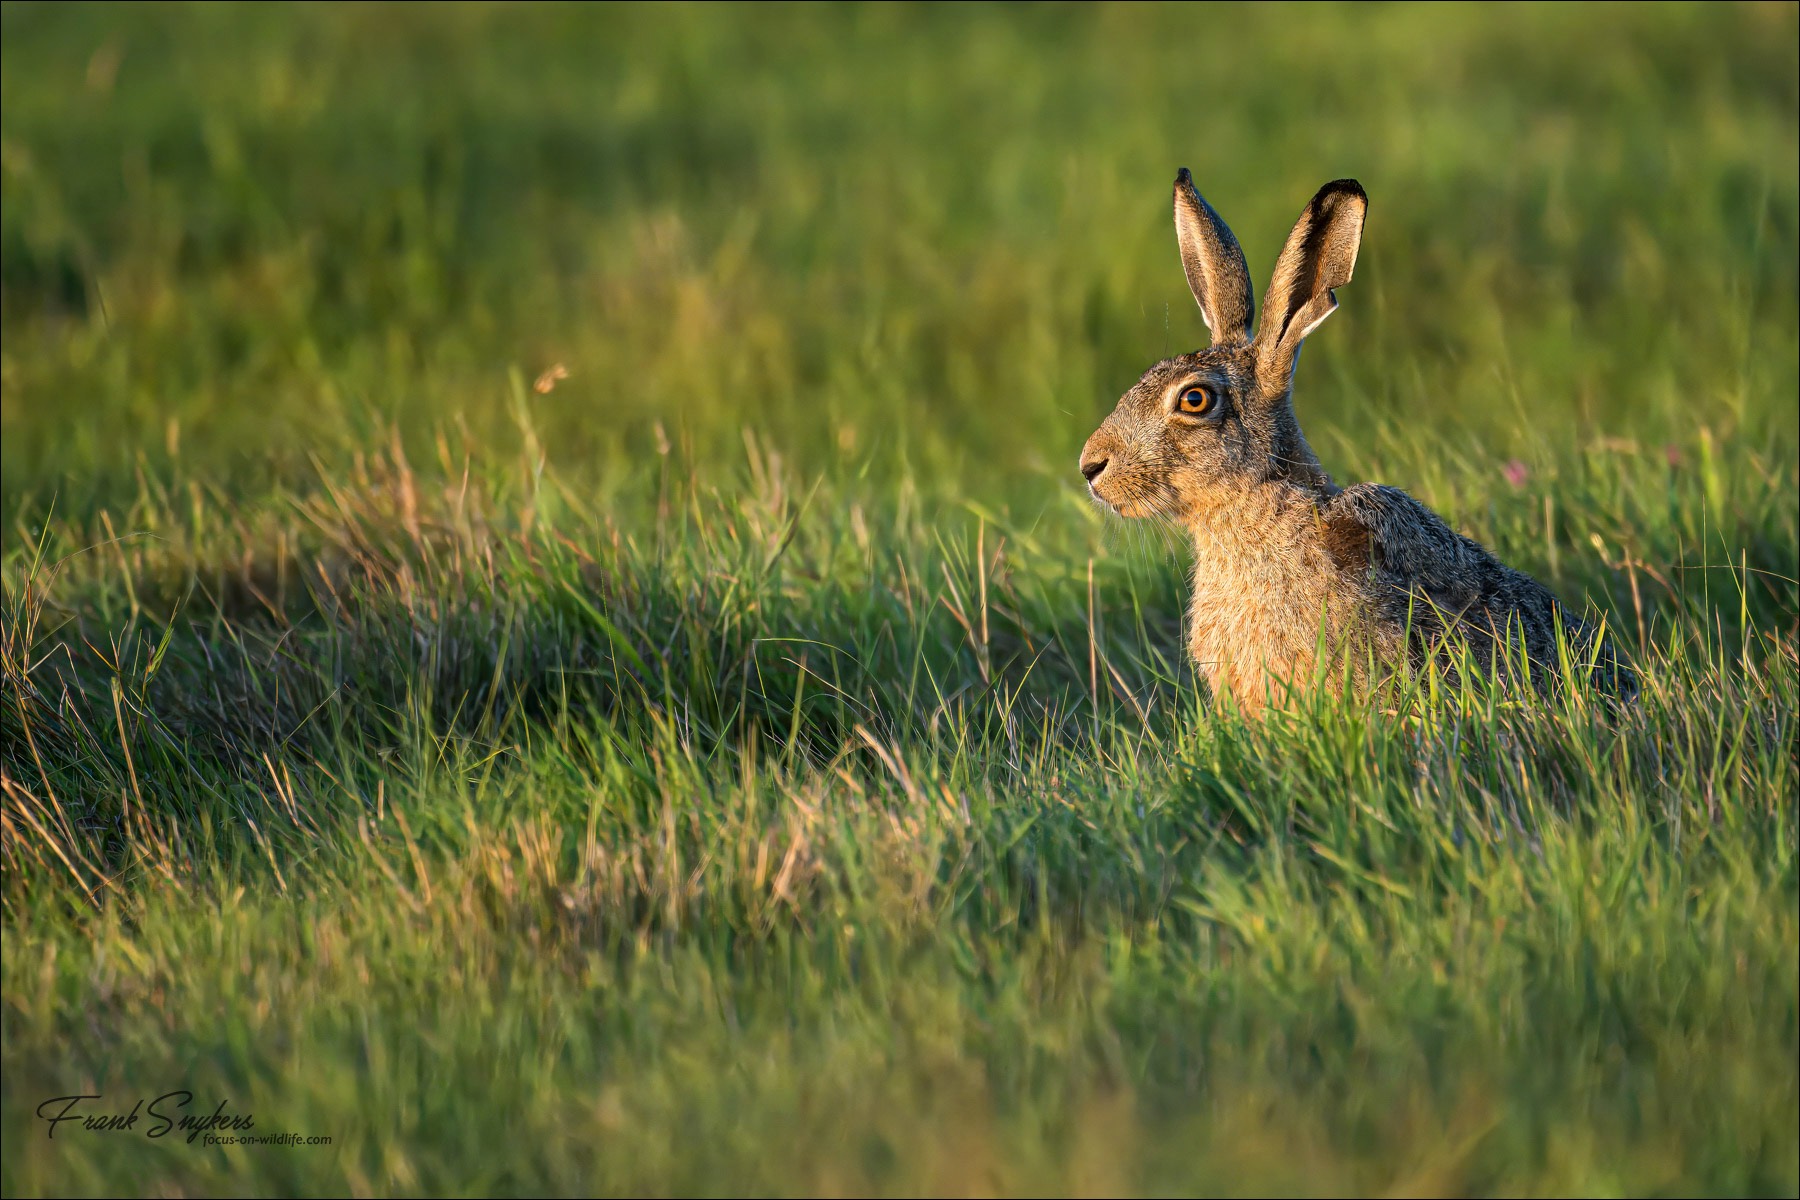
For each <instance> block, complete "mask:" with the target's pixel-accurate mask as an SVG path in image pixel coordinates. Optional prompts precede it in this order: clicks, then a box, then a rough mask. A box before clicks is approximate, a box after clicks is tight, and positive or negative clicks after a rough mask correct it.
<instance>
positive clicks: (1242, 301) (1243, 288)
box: [1175, 167, 1256, 346]
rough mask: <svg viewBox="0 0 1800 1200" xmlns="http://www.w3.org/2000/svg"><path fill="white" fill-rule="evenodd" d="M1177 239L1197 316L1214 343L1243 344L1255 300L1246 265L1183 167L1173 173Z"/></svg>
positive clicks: (1227, 230) (1241, 252)
mask: <svg viewBox="0 0 1800 1200" xmlns="http://www.w3.org/2000/svg"><path fill="white" fill-rule="evenodd" d="M1175 239H1176V241H1178V242H1179V243H1180V244H1181V269H1182V270H1183V271H1186V272H1187V281H1188V287H1189V289H1191V290H1192V291H1193V293H1194V300H1195V302H1196V303H1198V304H1199V305H1200V316H1201V318H1202V319H1203V320H1205V322H1206V327H1207V328H1208V329H1210V330H1212V340H1213V345H1215V346H1230V345H1243V344H1244V343H1245V342H1247V341H1249V340H1250V316H1251V313H1252V312H1253V311H1254V310H1255V307H1256V300H1255V298H1254V296H1253V295H1252V294H1251V291H1250V268H1249V267H1247V266H1245V265H1244V252H1243V251H1242V250H1240V249H1238V244H1237V239H1236V238H1234V237H1232V236H1231V230H1230V229H1228V228H1226V226H1225V222H1223V221H1221V220H1220V219H1219V214H1218V213H1216V212H1214V211H1213V210H1212V205H1210V204H1208V203H1207V202H1206V201H1205V200H1202V199H1201V198H1200V193H1199V192H1197V191H1195V190H1194V177H1193V176H1192V175H1189V174H1188V169H1187V168H1186V167H1183V168H1181V171H1180V173H1179V174H1177V175H1176V176H1175Z"/></svg>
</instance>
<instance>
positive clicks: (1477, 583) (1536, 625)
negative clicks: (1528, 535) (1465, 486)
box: [1326, 483, 1577, 656]
mask: <svg viewBox="0 0 1800 1200" xmlns="http://www.w3.org/2000/svg"><path fill="white" fill-rule="evenodd" d="M1326 522H1327V530H1328V532H1329V531H1337V533H1336V538H1337V542H1338V543H1339V544H1340V545H1341V544H1354V541H1355V540H1356V536H1357V535H1360V537H1361V538H1362V540H1363V541H1364V543H1365V544H1366V546H1367V555H1368V567H1367V580H1368V584H1369V586H1370V587H1371V589H1372V591H1373V594H1372V595H1371V596H1370V599H1371V600H1373V601H1374V602H1375V610H1376V613H1377V616H1378V618H1379V619H1381V620H1382V621H1383V623H1384V624H1404V625H1409V626H1411V627H1413V628H1415V629H1421V630H1423V631H1425V632H1431V631H1434V630H1435V628H1437V627H1439V626H1440V625H1441V623H1442V621H1443V620H1444V619H1447V618H1450V617H1461V618H1463V623H1466V625H1467V626H1473V627H1476V628H1480V629H1484V630H1486V631H1491V632H1499V631H1502V630H1506V629H1509V628H1510V629H1515V630H1517V629H1522V630H1523V632H1524V635H1525V638H1526V640H1527V642H1528V643H1529V644H1530V649H1531V650H1532V651H1533V654H1534V656H1535V655H1536V653H1537V652H1538V651H1539V650H1541V649H1542V648H1543V647H1545V646H1553V645H1554V644H1555V640H1556V624H1557V623H1558V622H1559V621H1561V622H1567V623H1569V624H1570V625H1576V624H1577V623H1576V622H1574V620H1573V618H1572V617H1571V616H1570V615H1569V614H1567V613H1566V612H1564V611H1563V608H1562V605H1561V604H1559V603H1558V602H1557V599H1556V597H1555V596H1554V595H1552V594H1551V593H1550V591H1549V589H1547V588H1546V587H1544V585H1543V584H1541V583H1539V582H1538V581H1537V580H1535V579H1533V578H1532V577H1531V576H1529V575H1526V574H1525V573H1524V572H1522V571H1515V570H1513V569H1512V568H1511V567H1509V566H1507V565H1506V564H1505V563H1503V562H1501V561H1500V560H1499V559H1498V558H1495V557H1494V556H1493V554H1491V553H1489V552H1488V550H1487V549H1486V547H1484V546H1482V545H1481V544H1480V543H1479V542H1477V541H1475V540H1474V539H1472V538H1468V537H1464V536H1463V535H1462V534H1460V533H1458V532H1456V530H1454V529H1452V528H1450V526H1449V524H1448V523H1446V522H1445V520H1444V519H1443V518H1442V517H1440V516H1438V515H1437V514H1436V513H1434V512H1432V511H1431V510H1430V509H1429V508H1427V507H1425V506H1424V505H1423V504H1421V503H1419V502H1418V501H1417V500H1415V499H1413V498H1412V497H1411V496H1409V495H1407V494H1406V493H1405V492H1403V491H1401V490H1400V489H1399V488H1393V487H1385V486H1383V485H1381V484H1374V483H1359V484H1357V485H1355V486H1354V487H1348V488H1345V489H1344V490H1343V491H1341V492H1339V493H1338V494H1337V495H1336V496H1334V497H1332V499H1331V500H1330V502H1329V503H1328V505H1327V511H1326ZM1351 531H1354V532H1351ZM1471 631H1472V630H1471Z"/></svg>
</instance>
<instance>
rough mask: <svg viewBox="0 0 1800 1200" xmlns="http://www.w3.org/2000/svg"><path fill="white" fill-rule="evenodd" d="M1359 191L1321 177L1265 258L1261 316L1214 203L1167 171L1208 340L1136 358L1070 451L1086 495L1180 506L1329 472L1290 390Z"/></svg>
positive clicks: (1351, 243)
mask: <svg viewBox="0 0 1800 1200" xmlns="http://www.w3.org/2000/svg"><path fill="white" fill-rule="evenodd" d="M1367 207H1368V198H1367V197H1366V196H1365V195H1364V194H1363V190H1362V187H1361V186H1360V185H1359V184H1358V183H1357V182H1356V181H1355V180H1352V179H1340V180H1337V181H1336V182H1333V183H1328V184H1326V185H1325V186H1324V187H1322V188H1320V189H1319V193H1318V195H1316V196H1314V197H1313V198H1312V203H1310V204H1308V205H1307V206H1306V211H1305V212H1304V213H1302V214H1301V215H1300V220H1299V222H1298V223H1296V224H1295V226H1294V231H1293V233H1291V234H1289V235H1288V240H1287V245H1286V246H1285V247H1284V248H1283V249H1282V251H1281V257H1280V258H1279V259H1278V260H1277V261H1276V263H1275V276H1274V278H1273V279H1272V280H1271V281H1270V283H1269V290H1268V292H1267V293H1266V294H1265V295H1264V297H1263V314H1262V324H1261V326H1260V327H1258V328H1257V329H1256V330H1255V334H1254V337H1253V336H1252V330H1251V316H1252V314H1253V311H1254V308H1255V300H1254V298H1253V296H1252V293H1251V289H1250V273H1249V270H1248V269H1247V268H1246V267H1245V265H1244V252H1243V251H1242V250H1240V249H1239V248H1238V243H1237V239H1236V238H1235V237H1233V236H1232V235H1231V230H1230V229H1228V228H1226V226H1225V222H1224V221H1221V220H1220V219H1219V214H1218V213H1216V212H1214V211H1213V210H1212V207H1211V206H1210V205H1209V204H1207V203H1206V201H1205V200H1203V199H1201V197H1200V193H1199V192H1197V191H1195V190H1194V182H1193V179H1192V178H1191V177H1190V176H1189V175H1188V172H1187V168H1186V167H1183V168H1182V169H1181V173H1180V174H1179V175H1177V176H1176V177H1175V234H1176V238H1177V240H1178V241H1179V242H1180V245H1181V265H1182V268H1183V269H1184V270H1185V271H1186V272H1187V280H1188V287H1190V288H1192V289H1193V292H1194V299H1195V300H1196V301H1198V302H1199V304H1200V315H1201V316H1202V317H1203V318H1204V319H1205V321H1206V327H1207V328H1208V329H1210V330H1211V331H1212V346H1211V347H1210V348H1209V349H1206V350H1196V351H1194V352H1193V353H1192V354H1183V355H1179V356H1177V357H1175V358H1170V359H1165V360H1164V361H1162V362H1159V363H1157V364H1156V365H1155V366H1153V367H1151V368H1150V369H1149V370H1148V371H1146V372H1144V376H1143V378H1142V379H1139V380H1138V381H1137V383H1136V384H1135V385H1134V386H1133V387H1132V389H1131V390H1130V391H1128V392H1126V393H1125V395H1124V396H1123V397H1121V398H1120V400H1119V404H1118V407H1117V408H1115V409H1114V410H1113V412H1112V415H1111V416H1109V417H1107V418H1106V420H1105V421H1104V422H1103V423H1102V424H1101V426H1100V428H1099V429H1097V430H1095V431H1094V435H1093V436H1092V437H1090V438H1089V439H1088V441H1087V445H1086V446H1084V447H1082V451H1081V473H1082V474H1083V475H1084V476H1086V477H1087V481H1088V489H1089V490H1090V491H1091V492H1092V493H1093V495H1094V497H1095V498H1096V499H1098V500H1100V501H1102V502H1104V503H1105V504H1107V505H1109V506H1111V507H1112V508H1113V509H1115V510H1117V511H1118V512H1119V513H1121V514H1123V515H1124V516H1127V517H1148V516H1163V517H1171V518H1174V519H1176V520H1185V519H1188V518H1190V517H1192V516H1194V515H1195V514H1196V513H1197V512H1198V511H1201V510H1203V509H1211V508H1215V507H1216V506H1217V503H1218V501H1220V500H1222V499H1226V498H1228V497H1229V496H1230V495H1231V494H1232V493H1234V492H1237V491H1240V490H1242V489H1244V488H1248V487H1252V486H1254V485H1256V484H1258V483H1261V482H1264V481H1268V480H1275V479H1290V480H1293V481H1295V482H1296V483H1299V484H1302V485H1303V486H1310V487H1317V488H1320V489H1323V490H1326V491H1329V490H1330V488H1331V482H1330V479H1329V478H1328V477H1327V476H1326V475H1325V472H1324V471H1323V470H1322V469H1321V468H1320V466H1319V462H1318V459H1316V458H1315V457H1314V456H1313V453H1312V450H1311V449H1310V448H1309V447H1308V446H1307V444H1306V439H1305V438H1304V437H1302V436H1301V434H1300V426H1299V424H1298V422H1296V421H1295V419H1294V408H1293V403H1292V401H1291V398H1290V390H1291V385H1292V381H1293V375H1294V362H1295V360H1296V359H1298V358H1299V355H1300V343H1301V341H1302V340H1304V339H1305V337H1306V335H1307V334H1309V333H1311V332H1312V331H1313V330H1314V329H1315V328H1316V327H1317V326H1318V324H1319V322H1321V321H1323V320H1324V319H1325V318H1326V317H1328V316H1330V315H1331V310H1332V309H1334V308H1336V307H1337V300H1336V298H1335V297H1333V296H1332V294H1331V290H1332V289H1333V288H1335V287H1341V286H1342V285H1344V284H1346V283H1348V282H1350V272H1351V270H1352V268H1354V267H1355V265H1356V248H1357V246H1358V245H1359V244H1360V242H1361V241H1362V225H1363V213H1364V211H1365V209H1366V208H1367Z"/></svg>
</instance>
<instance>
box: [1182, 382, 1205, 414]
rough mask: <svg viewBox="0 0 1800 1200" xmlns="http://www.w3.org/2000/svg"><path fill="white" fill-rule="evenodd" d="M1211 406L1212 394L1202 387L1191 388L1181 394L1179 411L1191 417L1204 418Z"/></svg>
mask: <svg viewBox="0 0 1800 1200" xmlns="http://www.w3.org/2000/svg"><path fill="white" fill-rule="evenodd" d="M1212 406H1213V394H1212V393H1211V392H1210V391H1208V390H1207V389H1205V388H1203V387H1191V388H1189V389H1187V390H1186V391H1185V392H1183V393H1181V411H1182V412H1184V413H1187V414H1188V415H1189V416H1191V417H1204V416H1205V415H1206V414H1207V413H1209V412H1211V411H1212Z"/></svg>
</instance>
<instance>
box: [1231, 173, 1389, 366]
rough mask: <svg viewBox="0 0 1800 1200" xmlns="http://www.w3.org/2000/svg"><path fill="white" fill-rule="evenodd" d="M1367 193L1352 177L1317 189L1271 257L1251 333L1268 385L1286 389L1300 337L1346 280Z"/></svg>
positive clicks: (1366, 205)
mask: <svg viewBox="0 0 1800 1200" xmlns="http://www.w3.org/2000/svg"><path fill="white" fill-rule="evenodd" d="M1368 208H1369V198H1368V196H1367V195H1365V194H1364V193H1363V190H1362V185H1361V184H1360V183H1358V182H1356V180H1354V179H1337V180H1333V181H1332V182H1331V183H1328V184H1326V185H1325V186H1324V187H1322V188H1320V189H1319V194H1318V195H1316V196H1314V197H1313V198H1312V203H1311V204H1308V205H1307V206H1306V211H1305V212H1303V213H1301V214H1300V220H1299V221H1297V222H1295V224H1294V232H1292V233H1290V234H1288V240H1287V245H1286V246H1284V247H1282V250H1281V257H1280V258H1279V259H1278V260H1276V263H1275V277H1274V278H1273V279H1271V280H1270V281H1269V290H1268V293H1267V294H1266V295H1264V296H1263V318H1262V328H1261V329H1259V330H1258V331H1257V334H1256V371H1257V375H1258V376H1259V377H1260V378H1261V380H1262V382H1263V386H1264V387H1265V388H1267V389H1269V390H1270V391H1275V390H1286V388H1287V385H1288V380H1289V379H1290V378H1291V377H1292V375H1293V371H1294V359H1295V358H1296V357H1297V356H1298V355H1299V353H1300V343H1301V342H1302V341H1303V340H1305V338H1306V335H1307V334H1309V333H1311V332H1312V331H1313V330H1314V329H1317V328H1318V326H1319V322H1321V321H1323V320H1324V319H1325V318H1326V317H1329V316H1330V315H1331V311H1332V310H1333V309H1334V308H1336V307H1337V297H1335V296H1333V295H1332V294H1331V289H1332V288H1338V287H1343V286H1344V285H1345V284H1346V283H1349V282H1350V273H1351V271H1353V270H1355V268H1356V248H1357V247H1358V246H1360V245H1361V244H1362V227H1363V214H1364V213H1365V212H1367V211H1368Z"/></svg>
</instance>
